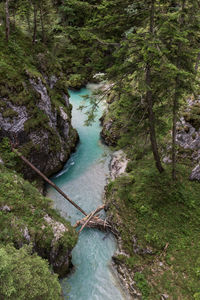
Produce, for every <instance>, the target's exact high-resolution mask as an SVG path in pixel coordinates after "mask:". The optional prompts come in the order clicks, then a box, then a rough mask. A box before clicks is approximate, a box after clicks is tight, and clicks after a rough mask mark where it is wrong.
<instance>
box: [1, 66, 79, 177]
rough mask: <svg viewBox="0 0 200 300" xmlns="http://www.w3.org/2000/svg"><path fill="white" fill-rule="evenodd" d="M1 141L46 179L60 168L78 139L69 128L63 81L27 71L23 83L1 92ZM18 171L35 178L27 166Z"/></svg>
mask: <svg viewBox="0 0 200 300" xmlns="http://www.w3.org/2000/svg"><path fill="white" fill-rule="evenodd" d="M3 91H4V90H3ZM11 93H12V94H11ZM4 137H8V138H9V139H10V140H11V141H12V142H13V143H14V144H15V145H16V146H17V147H18V149H19V150H20V151H21V152H22V153H23V154H24V155H25V156H26V157H27V158H28V159H29V160H30V161H31V162H32V163H33V164H34V165H35V166H36V167H37V168H39V169H40V170H41V171H42V172H43V173H45V174H46V175H47V176H50V175H51V174H53V173H55V172H57V171H58V170H59V169H60V168H61V167H62V166H63V164H64V163H65V162H66V161H67V159H68V158H69V155H70V153H71V151H73V150H74V148H75V145H76V142H77V139H78V135H77V132H76V131H75V130H74V129H73V128H72V125H71V105H70V103H69V97H68V92H67V87H66V86H65V82H64V80H63V78H62V77H56V76H54V75H51V76H50V77H47V76H34V75H33V74H30V73H29V72H28V71H26V78H25V80H22V81H20V82H19V83H18V86H17V87H15V89H14V91H12V89H9V88H8V89H7V93H5V92H4V93H1V91H0V140H2V139H3V138H4ZM21 170H22V171H23V173H24V174H25V176H26V178H29V179H33V178H34V177H35V174H34V172H33V171H32V170H30V169H28V168H27V167H26V166H24V165H23V166H20V171H21Z"/></svg>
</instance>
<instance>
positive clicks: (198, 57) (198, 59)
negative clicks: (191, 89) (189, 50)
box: [195, 52, 200, 73]
mask: <svg viewBox="0 0 200 300" xmlns="http://www.w3.org/2000/svg"><path fill="white" fill-rule="evenodd" d="M199 61H200V52H199V53H198V55H197V60H196V64H195V72H196V73H197V71H198V66H199Z"/></svg>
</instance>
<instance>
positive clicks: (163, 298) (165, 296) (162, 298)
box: [161, 294, 169, 300]
mask: <svg viewBox="0 0 200 300" xmlns="http://www.w3.org/2000/svg"><path fill="white" fill-rule="evenodd" d="M168 298H169V295H167V294H162V295H161V300H167V299H168Z"/></svg>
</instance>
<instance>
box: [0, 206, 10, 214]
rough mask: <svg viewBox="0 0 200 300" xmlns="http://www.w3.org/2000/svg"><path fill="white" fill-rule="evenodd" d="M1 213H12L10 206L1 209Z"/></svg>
mask: <svg viewBox="0 0 200 300" xmlns="http://www.w3.org/2000/svg"><path fill="white" fill-rule="evenodd" d="M0 211H5V212H10V211H11V208H10V207H9V206H8V205H4V206H2V207H0Z"/></svg>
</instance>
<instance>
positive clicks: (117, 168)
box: [110, 150, 128, 180]
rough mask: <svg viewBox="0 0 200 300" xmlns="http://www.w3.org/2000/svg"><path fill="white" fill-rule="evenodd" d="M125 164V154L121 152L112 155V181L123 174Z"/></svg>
mask: <svg viewBox="0 0 200 300" xmlns="http://www.w3.org/2000/svg"><path fill="white" fill-rule="evenodd" d="M127 163H128V160H127V159H126V156H125V153H124V152H123V151H122V150H119V151H116V152H114V153H113V155H112V159H111V162H110V175H111V179H112V180H114V179H115V178H117V177H118V176H120V175H121V174H123V173H124V172H125V170H126V167H127Z"/></svg>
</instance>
